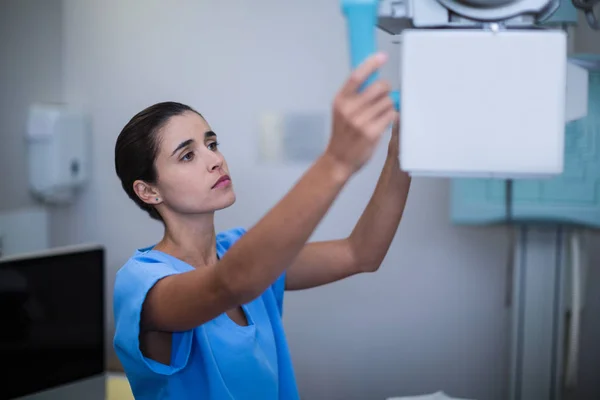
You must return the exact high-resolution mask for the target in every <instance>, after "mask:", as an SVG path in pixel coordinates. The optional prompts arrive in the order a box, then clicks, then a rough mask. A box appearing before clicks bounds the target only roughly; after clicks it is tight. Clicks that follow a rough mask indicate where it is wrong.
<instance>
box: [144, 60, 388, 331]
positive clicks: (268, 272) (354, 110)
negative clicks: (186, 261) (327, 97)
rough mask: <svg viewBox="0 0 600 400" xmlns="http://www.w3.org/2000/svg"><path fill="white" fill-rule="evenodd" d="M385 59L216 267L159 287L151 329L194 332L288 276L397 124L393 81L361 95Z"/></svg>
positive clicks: (151, 297) (372, 63) (149, 315)
mask: <svg viewBox="0 0 600 400" xmlns="http://www.w3.org/2000/svg"><path fill="white" fill-rule="evenodd" d="M384 62H385V57H384V56H382V55H377V56H373V57H371V58H370V59H368V60H367V61H366V62H365V63H363V65H361V66H360V67H359V68H357V69H356V70H355V71H353V73H352V74H351V76H350V78H349V79H348V80H347V82H346V83H345V84H344V86H343V87H342V89H341V90H340V92H339V93H338V94H337V96H336V98H335V101H334V106H333V113H334V115H333V127H332V135H331V138H330V141H329V144H328V146H327V149H326V151H325V152H324V154H323V155H322V156H321V157H320V158H319V159H318V160H317V161H316V162H315V163H314V164H313V165H312V166H311V167H310V168H309V169H308V171H307V172H306V173H305V174H304V175H303V176H302V178H301V179H300V180H299V181H298V182H297V183H296V185H295V186H294V187H293V188H292V189H291V190H290V191H289V193H288V194H287V195H286V196H285V197H284V198H283V199H282V200H281V201H280V202H279V203H278V204H277V205H276V206H275V207H273V208H272V209H271V210H270V211H269V212H268V213H267V214H266V215H265V217H263V218H262V219H261V220H260V221H259V222H258V223H257V224H256V225H255V226H254V227H253V228H252V229H250V230H249V231H248V232H247V233H246V234H245V235H244V236H243V237H241V238H240V239H239V240H238V241H237V242H236V243H235V244H234V245H233V246H232V247H231V248H230V249H229V250H228V251H227V253H226V254H225V256H224V257H223V258H222V259H221V260H220V261H219V262H218V263H217V264H216V265H214V266H209V267H205V268H198V269H196V270H194V271H191V272H187V273H184V274H177V275H172V276H169V277H166V278H163V279H162V280H160V281H159V282H158V283H156V285H155V286H154V287H153V288H152V289H151V290H150V292H149V294H148V296H147V299H146V301H145V304H144V307H143V311H142V325H143V326H144V327H145V328H146V329H150V330H160V331H181V330H187V329H191V328H193V327H195V326H198V325H200V324H202V323H204V322H206V321H209V320H211V319H213V318H215V317H216V316H218V315H219V314H221V313H223V312H225V311H227V310H229V309H231V308H233V307H236V306H238V305H241V304H244V303H246V302H249V301H251V300H252V299H254V298H256V297H258V296H259V295H260V294H261V293H262V292H264V291H265V290H266V289H267V288H268V287H269V286H270V285H271V284H272V283H273V282H274V281H275V280H276V279H277V278H278V277H279V276H280V275H281V274H282V273H283V272H284V271H285V269H286V267H287V266H288V265H290V264H291V263H292V261H293V260H294V259H295V257H296V256H297V255H298V253H299V252H300V250H301V249H302V248H303V247H304V244H305V243H306V241H307V240H308V239H309V237H310V236H311V234H312V232H313V231H314V229H315V228H316V226H317V225H318V224H319V222H320V221H321V219H322V218H323V217H324V215H325V214H326V213H327V211H328V210H329V208H330V206H331V205H332V203H333V201H334V200H335V198H336V197H337V196H338V194H339V193H340V191H341V189H342V188H343V186H344V185H345V184H346V182H347V181H348V179H349V178H350V177H351V176H352V175H353V174H354V173H355V172H356V171H358V170H359V169H360V168H361V167H362V166H363V165H364V163H365V162H366V161H367V160H368V159H369V158H370V157H371V155H372V154H373V151H374V149H375V147H376V145H377V143H378V142H379V139H380V138H381V136H382V134H383V132H384V131H385V129H386V128H387V127H388V126H389V125H390V124H391V123H392V122H393V121H394V118H395V116H396V112H395V110H394V107H393V104H392V102H391V100H390V96H389V91H390V86H389V85H388V84H387V83H385V82H383V81H377V82H375V83H374V84H372V85H370V86H368V87H367V88H366V89H365V90H364V91H361V90H360V87H361V86H362V84H363V83H364V82H365V81H366V79H367V78H368V77H369V76H370V75H371V74H372V73H373V72H375V71H376V70H377V69H378V68H380V67H381V65H382V64H383V63H384Z"/></svg>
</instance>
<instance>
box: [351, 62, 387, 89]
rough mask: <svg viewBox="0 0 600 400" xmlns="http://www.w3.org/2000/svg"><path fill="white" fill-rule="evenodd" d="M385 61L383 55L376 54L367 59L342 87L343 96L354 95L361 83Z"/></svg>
mask: <svg viewBox="0 0 600 400" xmlns="http://www.w3.org/2000/svg"><path fill="white" fill-rule="evenodd" d="M386 61H387V55H386V54H385V53H377V54H374V55H372V56H370V57H369V58H367V59H366V60H365V61H364V62H363V63H362V64H361V65H359V66H358V67H357V68H356V69H355V70H354V71H352V73H351V74H350V77H349V78H348V79H347V80H346V83H345V84H344V86H342V90H341V93H342V94H343V95H351V94H353V93H356V92H357V91H358V89H359V88H360V87H361V85H362V84H363V83H365V81H366V80H367V79H368V78H369V77H370V76H371V75H372V74H373V73H374V72H375V71H377V70H378V69H379V68H380V67H381V66H382V65H383V64H384V63H385V62H386Z"/></svg>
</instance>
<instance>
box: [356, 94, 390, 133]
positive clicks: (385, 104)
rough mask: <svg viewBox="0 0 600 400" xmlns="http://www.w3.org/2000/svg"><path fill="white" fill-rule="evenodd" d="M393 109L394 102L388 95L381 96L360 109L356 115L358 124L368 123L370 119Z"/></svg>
mask: <svg viewBox="0 0 600 400" xmlns="http://www.w3.org/2000/svg"><path fill="white" fill-rule="evenodd" d="M393 109H394V102H393V101H392V99H391V98H390V96H382V97H380V98H379V99H377V101H376V102H375V103H373V104H370V105H367V106H365V107H364V108H363V109H362V112H361V113H360V115H359V116H358V124H359V126H363V124H370V123H372V121H374V120H376V119H379V118H380V117H381V116H382V115H383V114H386V113H387V112H388V111H390V110H393Z"/></svg>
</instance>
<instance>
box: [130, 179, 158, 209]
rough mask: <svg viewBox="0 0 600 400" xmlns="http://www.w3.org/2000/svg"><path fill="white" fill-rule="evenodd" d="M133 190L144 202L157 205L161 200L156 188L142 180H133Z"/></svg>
mask: <svg viewBox="0 0 600 400" xmlns="http://www.w3.org/2000/svg"><path fill="white" fill-rule="evenodd" d="M133 191H134V192H135V194H136V195H137V196H138V197H139V198H140V199H141V200H142V201H143V202H144V203H146V204H150V205H157V204H160V203H161V202H162V199H161V197H160V193H159V192H158V190H157V189H156V188H155V187H154V186H152V185H149V184H147V183H146V182H144V181H140V180H138V181H135V182H133Z"/></svg>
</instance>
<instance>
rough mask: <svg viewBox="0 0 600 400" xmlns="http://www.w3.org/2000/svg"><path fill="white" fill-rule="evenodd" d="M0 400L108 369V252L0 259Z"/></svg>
mask: <svg viewBox="0 0 600 400" xmlns="http://www.w3.org/2000/svg"><path fill="white" fill-rule="evenodd" d="M0 360H1V362H2V364H3V365H4V366H5V368H4V371H3V372H2V379H1V381H2V383H1V384H0V399H2V400H4V399H12V398H15V397H20V396H25V395H28V394H32V393H37V392H40V391H44V390H48V389H52V388H56V387H58V386H61V385H65V384H69V383H74V382H77V381H79V380H82V379H85V378H89V377H94V376H97V375H98V374H103V373H104V250H103V249H102V248H100V247H88V248H78V249H71V250H68V251H67V250H58V251H49V252H47V253H45V254H41V253H40V254H39V255H32V256H28V257H16V258H13V259H9V258H6V259H0Z"/></svg>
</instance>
